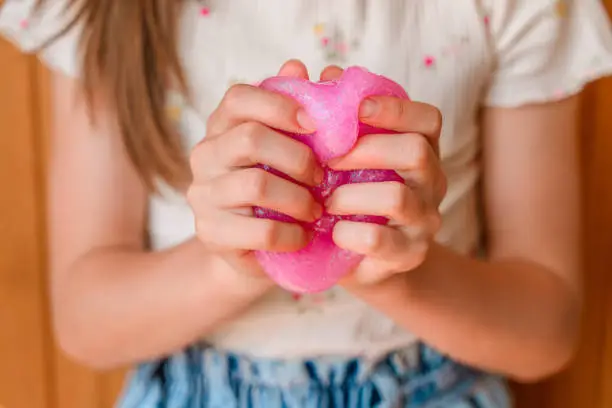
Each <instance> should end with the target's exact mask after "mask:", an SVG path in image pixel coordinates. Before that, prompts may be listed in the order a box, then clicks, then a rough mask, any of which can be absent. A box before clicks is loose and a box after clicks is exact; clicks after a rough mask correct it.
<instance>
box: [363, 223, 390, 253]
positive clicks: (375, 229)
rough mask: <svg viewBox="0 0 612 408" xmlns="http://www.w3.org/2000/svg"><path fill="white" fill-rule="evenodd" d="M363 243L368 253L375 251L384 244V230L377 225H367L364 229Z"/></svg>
mask: <svg viewBox="0 0 612 408" xmlns="http://www.w3.org/2000/svg"><path fill="white" fill-rule="evenodd" d="M364 232H365V233H364V237H363V239H364V244H365V249H366V250H367V252H368V253H370V254H372V253H376V252H378V251H380V250H381V248H383V246H384V241H385V236H384V230H383V229H382V228H380V227H379V226H377V225H368V228H367V229H366V231H364Z"/></svg>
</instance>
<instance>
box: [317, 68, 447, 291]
mask: <svg viewBox="0 0 612 408" xmlns="http://www.w3.org/2000/svg"><path fill="white" fill-rule="evenodd" d="M340 72H341V71H339V69H338V68H333V67H332V68H328V69H326V70H325V71H324V73H323V75H322V77H323V78H324V79H329V78H333V77H334V76H337V75H338V74H339V73H340ZM360 119H361V121H362V122H364V123H366V124H368V125H371V126H374V127H377V128H381V129H387V130H392V131H395V132H398V134H391V135H388V134H384V135H369V136H364V137H362V138H361V139H360V140H359V141H358V143H357V145H356V146H355V148H354V149H353V150H352V151H351V152H350V153H349V154H348V155H346V156H344V157H342V158H340V159H337V160H335V161H332V163H330V166H331V167H332V168H334V169H336V170H354V169H392V170H395V171H397V173H398V174H399V175H400V176H402V177H403V178H404V180H405V183H404V184H400V183H396V182H385V183H364V184H349V185H344V186H341V187H339V188H338V189H337V190H336V191H335V192H334V194H333V195H332V196H331V197H330V200H329V202H328V211H329V212H330V213H332V214H338V215H349V214H363V215H366V214H367V215H379V216H384V217H387V218H389V219H390V223H389V225H388V226H381V225H375V224H368V223H360V222H349V221H341V222H339V223H338V224H337V225H336V227H335V229H334V241H335V243H336V244H337V245H338V246H340V247H342V248H344V249H348V250H351V251H353V252H357V253H360V254H364V255H365V256H366V257H365V259H364V260H363V262H362V263H361V264H360V265H359V266H358V268H357V270H356V271H355V274H354V278H356V279H357V281H358V283H374V282H378V281H381V280H384V279H385V278H387V277H389V276H390V275H392V274H396V273H402V272H406V271H410V270H412V269H415V268H416V267H418V266H419V265H420V264H421V263H422V262H423V261H424V260H425V257H426V255H427V252H428V249H429V245H430V242H432V240H433V237H434V235H435V234H436V232H437V231H438V229H439V228H440V224H441V217H440V213H439V211H438V206H439V205H440V202H441V201H442V199H443V198H444V195H445V194H446V177H445V175H444V173H443V171H442V168H441V165H440V160H439V147H438V139H439V136H440V131H441V126H442V118H441V114H440V111H439V110H438V109H436V108H435V107H433V106H430V105H426V104H423V103H418V102H411V101H407V100H402V99H398V98H391V97H373V98H369V99H366V100H365V101H364V102H363V103H362V105H361V110H360ZM351 279H352V278H349V281H350V280H351Z"/></svg>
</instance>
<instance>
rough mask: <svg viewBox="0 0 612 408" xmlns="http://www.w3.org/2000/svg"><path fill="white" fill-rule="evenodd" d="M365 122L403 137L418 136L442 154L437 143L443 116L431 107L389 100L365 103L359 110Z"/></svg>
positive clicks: (386, 97) (381, 99)
mask: <svg viewBox="0 0 612 408" xmlns="http://www.w3.org/2000/svg"><path fill="white" fill-rule="evenodd" d="M359 117H360V119H361V121H362V122H364V123H366V124H368V125H371V126H374V127H378V128H382V129H387V130H393V131H396V132H400V133H419V134H422V135H424V136H426V137H427V140H428V142H429V143H430V144H431V145H432V147H433V148H434V151H435V152H436V154H438V153H439V149H438V139H439V138H440V132H441V130H442V114H441V112H440V111H439V110H438V109H436V108H435V107H434V106H432V105H428V104H425V103H420V102H414V101H410V100H406V99H400V98H393V97H389V96H375V97H370V98H367V99H365V100H364V101H363V102H362V104H361V108H360V112H359Z"/></svg>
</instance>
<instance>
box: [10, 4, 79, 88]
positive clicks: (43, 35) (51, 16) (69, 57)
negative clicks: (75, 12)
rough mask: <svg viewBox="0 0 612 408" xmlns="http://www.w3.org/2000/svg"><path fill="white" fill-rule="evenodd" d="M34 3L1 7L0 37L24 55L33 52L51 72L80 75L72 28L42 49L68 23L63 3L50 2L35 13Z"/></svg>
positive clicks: (75, 33)
mask: <svg viewBox="0 0 612 408" xmlns="http://www.w3.org/2000/svg"><path fill="white" fill-rule="evenodd" d="M34 4H35V0H6V1H5V2H4V5H0V37H4V38H6V39H8V40H9V41H10V42H12V43H13V44H14V45H15V46H16V47H17V48H19V49H20V50H22V51H23V52H27V53H36V54H38V56H39V58H40V59H41V60H42V61H43V62H44V63H45V64H46V65H48V66H49V67H50V68H51V69H53V70H56V71H60V72H62V73H64V74H66V75H69V76H72V77H75V76H78V74H79V71H80V70H79V64H80V61H79V58H78V36H77V30H75V29H72V30H70V31H69V32H67V33H66V34H65V35H62V36H61V37H59V38H57V40H54V41H53V42H51V43H50V44H48V45H47V46H45V47H44V48H42V49H41V46H43V45H45V43H46V42H47V41H49V40H50V39H52V38H53V37H54V36H56V35H57V34H58V33H60V32H61V31H62V29H64V28H65V27H66V24H68V23H69V22H70V17H69V15H70V13H69V10H68V9H67V8H66V1H65V0H49V1H46V2H45V6H43V7H42V8H41V9H39V10H36V11H34Z"/></svg>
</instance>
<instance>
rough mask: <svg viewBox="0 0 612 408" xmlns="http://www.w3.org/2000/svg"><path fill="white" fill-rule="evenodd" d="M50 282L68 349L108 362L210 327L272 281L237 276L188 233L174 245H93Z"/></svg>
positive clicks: (181, 341)
mask: <svg viewBox="0 0 612 408" xmlns="http://www.w3.org/2000/svg"><path fill="white" fill-rule="evenodd" d="M54 286H55V290H54V307H55V317H56V328H57V333H58V337H59V340H60V342H61V343H62V345H63V347H64V348H65V349H67V352H68V353H70V354H72V355H73V356H74V357H76V358H78V359H81V360H84V361H85V362H86V363H88V364H91V365H95V366H101V367H108V366H115V365H121V364H125V363H132V362H134V361H140V360H144V359H149V358H154V357H158V356H160V355H163V354H166V353H170V352H172V351H173V350H176V349H179V348H181V347H183V346H185V345H187V344H188V343H190V342H192V341H194V340H196V339H197V338H198V337H200V336H202V335H204V334H206V333H207V332H210V331H211V330H213V329H214V328H215V327H217V326H218V325H219V324H220V323H222V322H224V321H225V320H227V319H229V318H231V317H233V316H235V315H236V314H238V313H239V312H240V311H242V310H243V309H244V308H245V307H246V306H248V305H249V304H250V303H251V302H253V301H254V300H256V299H257V298H259V297H260V296H262V295H263V294H264V293H265V292H266V291H267V290H268V289H270V288H271V287H272V285H271V284H270V283H269V282H268V281H267V280H264V279H255V278H253V279H250V278H248V277H238V276H237V275H236V273H235V272H233V271H231V270H230V267H229V266H228V265H227V264H226V263H225V262H224V261H223V260H221V259H220V258H218V257H216V256H213V255H210V254H208V253H206V252H205V250H204V249H203V247H202V245H201V244H200V243H199V242H198V241H196V240H191V241H188V242H186V243H184V244H182V245H179V246H177V247H175V248H173V249H171V250H168V251H163V252H157V253H155V252H151V253H146V252H142V251H136V250H130V249H125V248H108V249H104V250H99V251H96V252H92V253H90V254H88V255H87V256H85V257H83V258H82V259H80V260H79V261H77V262H76V263H75V264H74V265H73V266H72V268H71V270H70V271H69V273H68V274H67V276H65V277H64V279H63V280H62V282H57V284H56V285H54Z"/></svg>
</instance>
